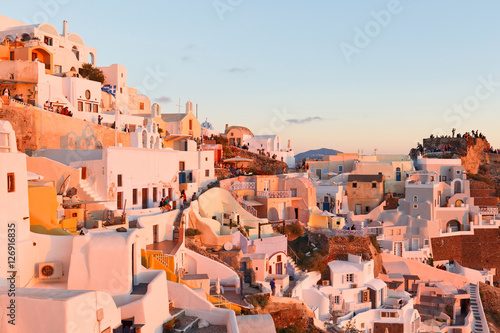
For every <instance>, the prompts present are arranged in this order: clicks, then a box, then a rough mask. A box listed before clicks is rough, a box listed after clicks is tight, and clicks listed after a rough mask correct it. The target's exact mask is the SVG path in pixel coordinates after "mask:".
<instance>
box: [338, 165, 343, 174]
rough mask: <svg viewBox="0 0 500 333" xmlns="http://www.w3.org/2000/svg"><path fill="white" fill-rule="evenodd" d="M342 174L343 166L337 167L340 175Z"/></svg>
mask: <svg viewBox="0 0 500 333" xmlns="http://www.w3.org/2000/svg"><path fill="white" fill-rule="evenodd" d="M342 172H344V166H343V165H339V173H342Z"/></svg>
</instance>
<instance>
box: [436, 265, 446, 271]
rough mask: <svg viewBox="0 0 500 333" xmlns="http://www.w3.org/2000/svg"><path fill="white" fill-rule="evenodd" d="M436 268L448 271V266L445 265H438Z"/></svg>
mask: <svg viewBox="0 0 500 333" xmlns="http://www.w3.org/2000/svg"><path fill="white" fill-rule="evenodd" d="M436 268H437V269H441V270H443V271H446V266H445V265H437V266H436Z"/></svg>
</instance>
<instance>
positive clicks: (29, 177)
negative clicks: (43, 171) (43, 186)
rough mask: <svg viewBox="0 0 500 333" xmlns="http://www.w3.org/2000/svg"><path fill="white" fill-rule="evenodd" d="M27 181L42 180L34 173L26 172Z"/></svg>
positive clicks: (40, 176) (41, 177)
mask: <svg viewBox="0 0 500 333" xmlns="http://www.w3.org/2000/svg"><path fill="white" fill-rule="evenodd" d="M28 180H43V176H42V175H39V174H36V173H34V172H31V171H28Z"/></svg>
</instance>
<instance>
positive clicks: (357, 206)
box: [354, 205, 361, 215]
mask: <svg viewBox="0 0 500 333" xmlns="http://www.w3.org/2000/svg"><path fill="white" fill-rule="evenodd" d="M360 214H361V205H356V210H355V212H354V215H360Z"/></svg>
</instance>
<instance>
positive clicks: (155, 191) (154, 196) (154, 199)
mask: <svg viewBox="0 0 500 333" xmlns="http://www.w3.org/2000/svg"><path fill="white" fill-rule="evenodd" d="M157 201H158V188H157V187H153V202H157Z"/></svg>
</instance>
